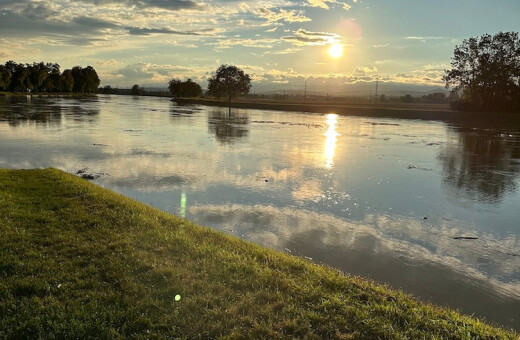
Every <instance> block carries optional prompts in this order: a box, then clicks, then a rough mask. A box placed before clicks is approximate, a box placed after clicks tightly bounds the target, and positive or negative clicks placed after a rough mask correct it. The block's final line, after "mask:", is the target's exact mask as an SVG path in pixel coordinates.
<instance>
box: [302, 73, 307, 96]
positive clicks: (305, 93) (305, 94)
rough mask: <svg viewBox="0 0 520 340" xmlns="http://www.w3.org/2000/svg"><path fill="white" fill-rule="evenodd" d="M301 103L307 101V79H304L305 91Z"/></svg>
mask: <svg viewBox="0 0 520 340" xmlns="http://www.w3.org/2000/svg"><path fill="white" fill-rule="evenodd" d="M303 101H304V102H306V101H307V78H306V79H305V91H304V94H303Z"/></svg>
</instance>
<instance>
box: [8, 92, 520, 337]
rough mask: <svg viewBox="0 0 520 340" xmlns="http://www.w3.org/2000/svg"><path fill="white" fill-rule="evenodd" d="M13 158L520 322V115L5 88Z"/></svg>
mask: <svg viewBox="0 0 520 340" xmlns="http://www.w3.org/2000/svg"><path fill="white" fill-rule="evenodd" d="M0 167H3V168H35V167H56V168H59V169H62V170H65V171H68V172H70V173H75V174H78V176H84V177H87V178H89V179H91V180H93V181H94V182H95V183H97V184H100V185H102V186H104V187H107V188H110V189H112V190H115V191H117V192H120V193H122V194H124V195H126V196H129V197H132V198H135V199H137V200H139V201H142V202H144V203H147V204H150V205H153V206H155V207H157V208H160V209H163V210H166V211H168V212H171V213H174V214H177V215H181V216H184V217H186V218H188V219H190V220H193V221H195V222H197V223H199V224H202V225H206V226H209V227H211V228H214V229H217V230H221V231H223V232H225V233H228V234H232V235H236V236H238V237H241V238H243V239H246V240H250V241H253V242H256V243H259V244H261V245H264V246H267V247H270V248H273V249H277V250H280V251H284V252H287V253H291V254H294V255H297V256H302V257H307V258H309V259H312V260H313V261H315V262H318V263H325V264H328V265H330V266H332V267H335V268H338V269H340V270H342V271H345V272H347V273H350V274H354V275H361V276H364V277H368V278H372V279H374V280H376V281H379V282H384V283H388V284H389V285H391V286H393V287H395V288H402V289H404V290H405V291H407V292H410V293H412V294H414V295H416V296H418V297H420V298H421V299H422V300H424V301H432V302H435V303H437V304H441V305H448V306H451V307H454V308H458V309H460V310H462V311H463V312H465V313H469V314H475V315H476V316H482V317H485V318H486V319H487V320H489V321H492V322H496V323H499V324H502V325H505V326H508V327H513V328H515V329H517V330H520V241H519V237H520V210H519V207H520V192H519V185H520V177H519V174H520V126H515V125H510V124H509V125H503V126H500V125H496V126H493V125H489V124H486V125H481V124H480V125H479V124H476V123H458V124H454V123H450V124H447V123H442V122H435V121H421V120H397V119H394V120H392V119H373V118H363V117H346V116H338V115H336V114H334V113H330V114H304V113H290V112H277V111H261V110H246V109H231V110H228V109H227V108H212V107H206V106H189V107H179V106H176V105H175V103H172V102H171V101H169V100H168V99H167V98H146V97H129V96H99V97H97V98H89V99H83V100H74V99H62V98H41V99H39V98H35V97H33V98H32V99H31V98H25V97H22V98H16V99H9V98H5V97H4V98H2V97H0Z"/></svg>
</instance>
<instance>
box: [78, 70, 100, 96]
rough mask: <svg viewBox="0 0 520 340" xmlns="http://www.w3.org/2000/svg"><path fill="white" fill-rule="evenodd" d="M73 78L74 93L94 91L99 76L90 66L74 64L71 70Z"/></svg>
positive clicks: (96, 87)
mask: <svg viewBox="0 0 520 340" xmlns="http://www.w3.org/2000/svg"><path fill="white" fill-rule="evenodd" d="M71 74H72V78H74V85H73V88H72V91H73V92H76V93H96V91H97V89H98V87H99V83H100V80H99V77H98V75H97V72H96V70H95V69H94V68H93V67H92V66H87V67H85V68H81V66H74V67H73V68H72V71H71Z"/></svg>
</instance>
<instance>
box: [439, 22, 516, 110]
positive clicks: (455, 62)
mask: <svg viewBox="0 0 520 340" xmlns="http://www.w3.org/2000/svg"><path fill="white" fill-rule="evenodd" d="M451 66H452V69H451V70H446V73H445V75H444V77H443V80H444V81H445V82H446V87H447V88H450V87H451V88H452V92H453V93H457V94H459V95H461V97H462V100H463V101H465V102H466V103H469V104H470V106H471V107H472V108H473V109H485V110H491V111H495V110H512V109H515V108H516V109H520V39H519V36H518V33H516V32H505V33H504V32H500V33H497V34H495V35H494V36H491V35H489V34H484V35H483V36H481V37H477V38H469V39H466V40H464V41H463V42H462V44H461V45H459V46H456V47H455V50H454V55H453V58H452V59H451Z"/></svg>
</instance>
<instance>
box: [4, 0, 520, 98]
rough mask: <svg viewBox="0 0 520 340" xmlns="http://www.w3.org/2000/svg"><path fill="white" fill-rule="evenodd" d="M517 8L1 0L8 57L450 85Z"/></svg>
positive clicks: (273, 77)
mask: <svg viewBox="0 0 520 340" xmlns="http://www.w3.org/2000/svg"><path fill="white" fill-rule="evenodd" d="M519 17H520V1H518V0H495V1H490V0H486V1H483V0H436V1H433V0H428V1H426V0H357V1H356V0H328V1H327V0H306V1H295V0H272V1H232V0H210V1H197V0H76V1H73V0H52V1H51V0H42V1H31V0H0V62H2V63H3V62H5V61H7V60H10V59H12V60H15V61H17V62H33V61H46V62H57V63H59V64H60V65H61V67H62V69H65V68H70V67H72V66H74V65H81V66H87V65H91V66H93V67H94V68H95V69H96V70H97V71H98V74H99V76H100V78H101V80H102V83H101V85H106V84H110V85H112V86H119V87H126V86H130V85H132V84H135V83H137V84H141V85H142V86H143V85H144V86H150V85H152V86H166V83H167V81H168V80H169V79H171V78H172V77H177V78H182V79H185V78H187V77H190V78H192V79H194V80H195V81H198V82H200V83H201V84H202V85H203V86H205V80H206V79H207V78H208V76H209V75H210V74H211V73H212V72H213V71H214V70H215V69H216V68H217V67H218V66H219V65H220V64H223V63H226V64H235V65H238V66H240V67H242V68H243V69H244V70H245V71H246V72H248V73H249V74H251V75H252V77H253V80H254V84H255V86H256V88H257V89H258V88H260V89H264V90H265V89H268V88H269V87H267V84H273V83H274V84H277V85H276V86H274V85H273V86H272V88H276V87H278V88H280V87H282V88H287V89H291V88H298V87H301V86H302V84H303V82H305V79H306V78H308V80H307V81H308V85H309V87H310V88H312V87H314V88H322V87H323V86H331V87H333V86H342V85H344V84H359V85H362V84H363V83H364V82H367V81H368V82H370V81H372V80H373V79H375V77H376V76H378V77H379V79H381V83H382V84H384V83H385V82H396V83H408V84H429V85H435V84H439V85H442V82H441V80H440V78H441V76H442V74H443V70H444V69H445V68H448V67H449V62H450V58H451V56H452V54H453V48H454V47H455V45H456V44H460V43H461V42H462V40H463V39H465V38H468V37H471V36H478V35H481V34H484V33H490V34H494V33H497V32H499V31H520V19H519ZM332 44H340V45H342V46H343V54H342V56H341V57H339V58H337V59H334V58H332V57H331V56H330V55H329V54H328V53H327V51H328V49H329V47H330V45H332ZM326 79H329V80H328V81H326V82H323V81H324V80H326Z"/></svg>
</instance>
